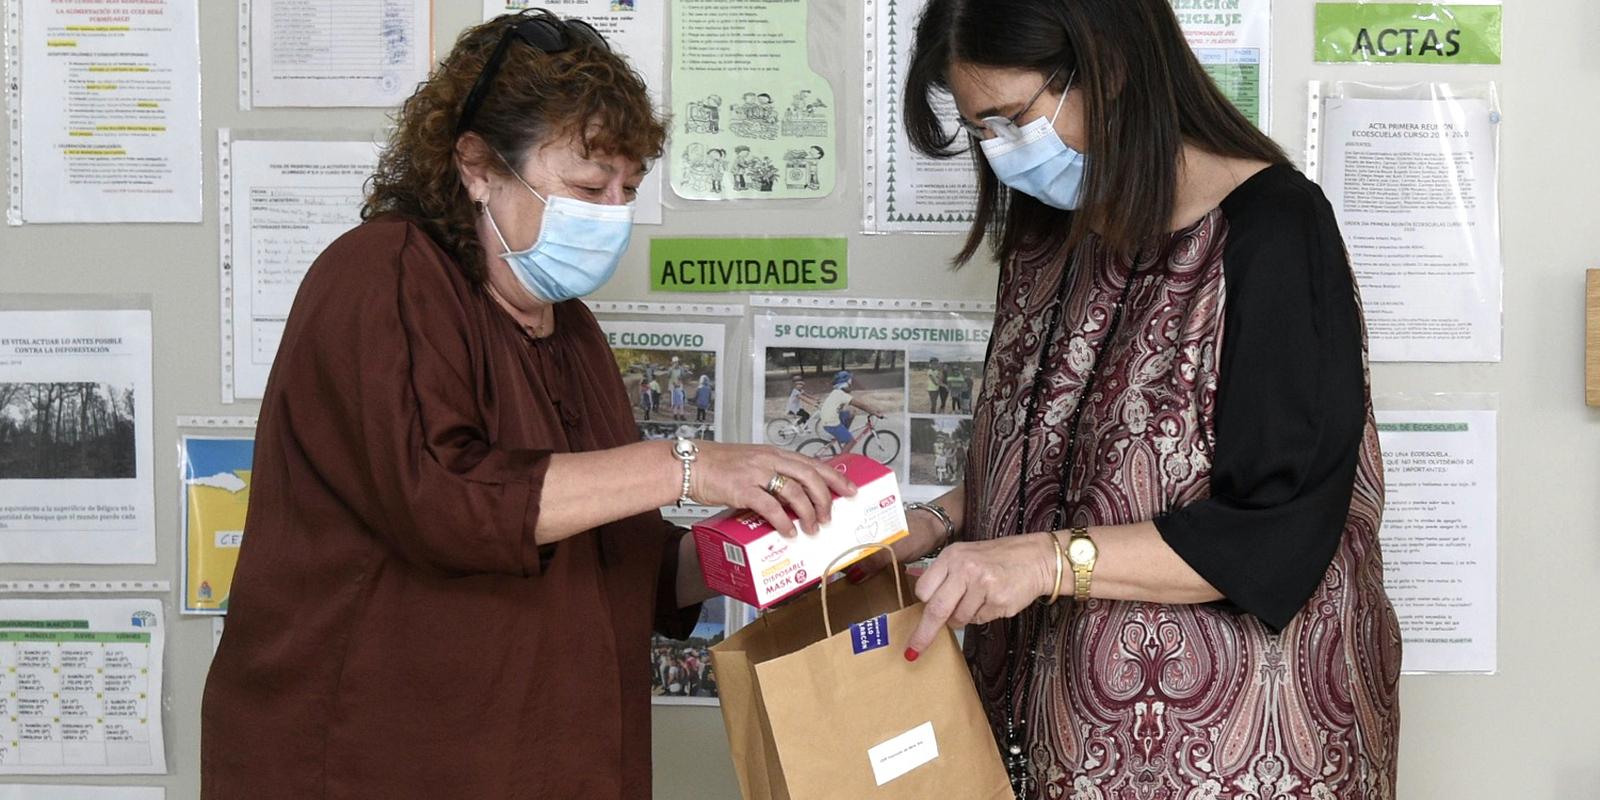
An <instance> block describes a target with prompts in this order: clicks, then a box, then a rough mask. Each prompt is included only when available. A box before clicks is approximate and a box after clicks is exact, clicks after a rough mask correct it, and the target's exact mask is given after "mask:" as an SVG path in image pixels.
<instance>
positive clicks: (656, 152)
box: [361, 11, 666, 283]
mask: <svg viewBox="0 0 1600 800" xmlns="http://www.w3.org/2000/svg"><path fill="white" fill-rule="evenodd" d="M527 13H538V14H544V15H546V16H549V17H551V18H554V15H553V14H550V12H547V11H532V12H523V14H506V15H503V16H500V17H497V18H495V19H493V20H490V21H488V22H485V23H483V24H482V25H476V26H473V27H471V28H468V29H467V30H466V31H464V32H462V34H461V36H460V37H458V38H457V39H456V44H455V47H454V48H453V49H452V50H451V51H450V55H449V56H446V57H445V59H444V60H443V61H441V62H439V66H438V68H436V69H435V70H434V71H433V74H432V75H430V76H429V77H428V80H427V81H425V82H424V83H422V84H421V85H419V86H418V87H417V91H416V93H414V94H412V95H411V97H410V98H408V99H407V100H406V101H405V103H404V104H403V105H402V106H401V107H400V110H399V112H398V114H397V115H396V117H395V127H394V132H393V134H391V135H390V137H389V142H388V144H387V145H386V146H385V147H384V150H383V153H382V155H380V156H379V158H378V168H377V171H376V172H374V173H373V175H372V177H371V178H370V179H369V180H368V181H367V191H366V202H365V204H363V205H362V208H361V218H362V219H364V220H365V219H371V218H373V217H375V216H378V215H380V214H389V213H395V214H400V215H403V216H405V217H408V218H411V219H412V220H414V221H415V222H416V223H417V224H419V225H421V226H422V228H423V230H425V231H427V232H428V234H429V235H430V236H431V237H433V239H434V241H436V242H438V243H439V245H440V246H441V247H443V248H444V250H445V251H446V252H448V253H449V254H450V255H451V256H453V257H454V258H455V260H456V263H457V264H458V265H459V266H460V267H461V270H462V271H463V272H464V273H465V274H466V276H467V277H468V279H470V280H472V281H473V282H474V283H481V282H482V281H483V279H484V266H483V261H484V258H483V247H482V245H481V244H480V243H479V241H478V230H477V225H476V211H475V209H474V207H473V203H472V199H471V198H470V197H468V196H467V191H466V187H465V186H463V185H462V183H461V179H460V175H459V173H458V172H457V170H456V161H455V159H456V140H457V136H456V134H455V130H456V123H457V120H458V118H459V117H460V115H461V109H462V105H463V104H464V103H465V102H466V98H467V94H468V93H469V92H471V91H472V85H473V84H474V83H475V82H477V80H478V75H479V73H481V72H482V71H483V66H484V62H485V61H487V60H488V58H489V55H490V53H491V52H493V51H494V49H495V45H496V44H498V43H499V41H500V37H501V36H502V35H504V33H505V31H506V30H507V28H508V27H509V26H511V25H513V24H515V23H516V22H517V21H519V20H521V19H523V18H524V16H523V15H524V14H527ZM569 39H570V40H571V46H570V47H569V48H567V49H566V50H562V51H560V52H557V53H545V52H542V51H539V50H537V49H535V48H534V47H531V46H529V45H527V44H524V43H522V42H513V43H512V45H511V47H510V48H509V49H508V50H507V51H506V54H505V61H504V63H502V64H501V65H500V70H499V72H498V74H496V76H495V78H494V81H493V82H492V84H491V85H490V87H489V91H488V94H487V96H486V97H485V98H484V101H483V105H482V106H481V107H479V108H478V111H477V113H476V115H475V116H474V118H473V120H472V124H471V126H470V131H471V132H472V133H476V134H477V135H479V136H481V137H483V140H484V142H485V143H487V144H488V145H489V147H491V148H493V149H494V150H496V151H498V152H499V153H500V154H501V155H503V156H504V157H505V158H506V160H507V161H509V162H510V163H511V164H512V165H513V166H514V167H515V168H516V169H518V170H520V169H521V168H522V165H523V161H524V159H525V158H526V156H527V154H528V151H529V150H530V149H532V148H533V147H534V146H536V145H542V144H545V143H549V142H555V141H560V140H562V139H564V138H570V139H576V140H577V141H578V142H579V144H580V145H581V146H582V149H583V153H584V155H585V156H588V155H590V154H591V153H604V154H611V155H621V156H624V157H627V158H635V159H638V160H640V161H646V162H648V161H652V160H654V159H656V158H659V157H660V156H661V149H662V145H663V142H664V141H665V139H666V127H665V123H664V120H662V119H661V118H660V117H659V116H657V114H656V111H655V109H654V107H653V106H652V105H651V102H650V97H649V94H648V93H647V92H646V91H645V84H644V79H643V78H641V77H639V74H638V73H636V72H634V70H633V69H632V68H631V67H630V66H629V65H628V62H627V61H626V60H624V59H623V57H622V56H620V55H618V54H616V53H613V52H611V51H610V50H608V49H606V48H605V47H604V46H602V45H600V44H598V43H594V42H590V41H588V40H587V39H585V38H584V37H579V36H570V35H569ZM463 135H465V134H463ZM487 163H489V164H490V165H491V168H492V169H494V170H496V171H497V172H501V173H503V174H506V175H507V176H509V175H510V173H509V172H508V171H507V168H506V167H505V165H504V164H501V163H500V162H499V161H498V160H497V159H487Z"/></svg>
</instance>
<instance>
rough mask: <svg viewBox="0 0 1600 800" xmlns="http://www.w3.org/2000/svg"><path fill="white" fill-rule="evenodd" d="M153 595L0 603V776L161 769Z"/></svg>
mask: <svg viewBox="0 0 1600 800" xmlns="http://www.w3.org/2000/svg"><path fill="white" fill-rule="evenodd" d="M165 650H166V622H165V620H164V619H163V617H162V611H161V601H160V600H158V599H116V600H79V599H71V600H0V664H4V665H6V668H5V669H4V670H0V703H3V704H4V706H5V713H0V775H161V774H164V773H165V772H166V771H167V758H166V745H165V742H164V739H163V737H162V735H161V728H162V725H161V712H162V702H161V701H162V694H161V685H162V666H163V664H164V663H165V662H164V661H163V658H162V654H163V653H164V652H165Z"/></svg>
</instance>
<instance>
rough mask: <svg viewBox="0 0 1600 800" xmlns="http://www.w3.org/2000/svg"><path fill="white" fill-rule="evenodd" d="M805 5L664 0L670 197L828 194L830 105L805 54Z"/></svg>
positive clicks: (832, 150)
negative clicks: (667, 10) (668, 29)
mask: <svg viewBox="0 0 1600 800" xmlns="http://www.w3.org/2000/svg"><path fill="white" fill-rule="evenodd" d="M641 1H643V0H641ZM810 9H811V4H810V3H809V2H806V0H789V1H788V2H781V3H774V2H763V0H734V1H733V2H727V1H726V0H674V2H673V3H672V90H671V93H670V96H671V99H672V108H671V112H672V120H673V123H672V134H671V136H670V137H669V138H668V147H669V152H668V158H669V160H670V163H669V165H668V168H669V170H670V173H671V175H672V190H673V191H674V192H676V193H677V194H678V196H679V197H683V198H686V199H690V200H769V199H776V198H815V197H826V196H828V195H829V194H831V193H832V192H833V183H834V173H835V172H836V171H837V168H838V163H839V153H838V152H837V151H838V147H837V141H838V131H837V127H836V126H837V124H838V123H837V116H836V111H835V109H836V105H835V102H834V96H833V87H832V86H830V85H829V84H828V81H827V80H826V79H825V78H823V77H822V76H821V75H818V74H817V73H816V72H813V71H812V69H811V63H810V59H809V57H808V55H807V32H806V18H807V15H808V14H809V13H810Z"/></svg>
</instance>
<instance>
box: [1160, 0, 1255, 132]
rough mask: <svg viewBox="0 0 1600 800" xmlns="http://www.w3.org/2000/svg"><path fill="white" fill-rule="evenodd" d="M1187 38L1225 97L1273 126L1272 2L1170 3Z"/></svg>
mask: <svg viewBox="0 0 1600 800" xmlns="http://www.w3.org/2000/svg"><path fill="white" fill-rule="evenodd" d="M1172 8H1173V11H1175V12H1176V13H1177V15H1178V24H1179V25H1181V26H1182V27H1183V35H1184V38H1186V39H1188V40H1189V47H1190V49H1192V50H1194V54H1195V56H1196V57H1198V58H1199V59H1200V65H1201V66H1202V67H1204V68H1205V71H1206V74H1207V75H1210V76H1211V80H1213V81H1215V82H1216V84H1217V87H1218V88H1220V89H1222V93H1223V94H1225V95H1227V97H1228V99H1229V100H1232V101H1233V105H1234V106H1235V107H1236V108H1238V109H1239V111H1240V112H1242V113H1243V114H1244V115H1245V117H1246V118H1248V119H1249V120H1250V121H1251V122H1254V123H1255V124H1256V127H1258V128H1260V129H1262V130H1268V129H1269V128H1270V127H1271V125H1272V103H1271V99H1272V0H1172Z"/></svg>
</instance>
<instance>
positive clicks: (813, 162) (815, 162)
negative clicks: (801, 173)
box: [806, 145, 827, 191]
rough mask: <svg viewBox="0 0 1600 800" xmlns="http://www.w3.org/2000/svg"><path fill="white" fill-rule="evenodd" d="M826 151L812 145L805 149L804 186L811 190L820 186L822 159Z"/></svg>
mask: <svg viewBox="0 0 1600 800" xmlns="http://www.w3.org/2000/svg"><path fill="white" fill-rule="evenodd" d="M825 156H827V153H824V152H823V151H822V148H820V147H818V146H816V145H812V146H811V147H809V148H807V150H806V188H807V189H811V190H813V191H815V190H817V189H821V188H822V159H823V158H824V157H825Z"/></svg>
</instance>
